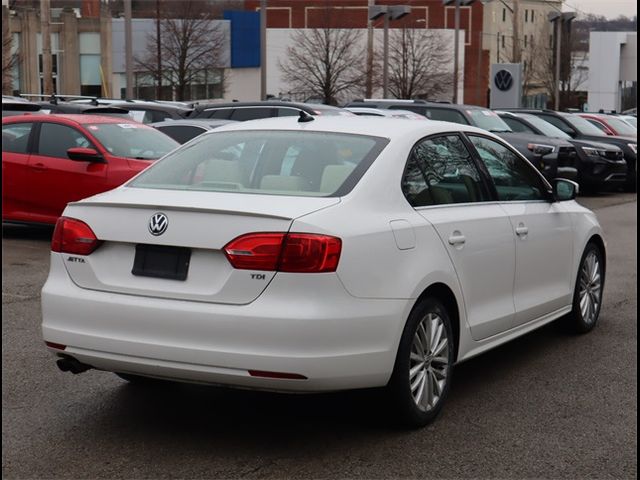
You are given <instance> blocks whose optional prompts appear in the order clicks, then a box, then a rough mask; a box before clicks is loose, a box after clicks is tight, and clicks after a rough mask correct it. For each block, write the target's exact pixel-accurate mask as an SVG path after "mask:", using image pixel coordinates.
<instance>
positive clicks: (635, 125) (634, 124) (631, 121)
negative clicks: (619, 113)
mask: <svg viewBox="0 0 640 480" xmlns="http://www.w3.org/2000/svg"><path fill="white" fill-rule="evenodd" d="M622 119H623V120H624V121H625V122H627V123H628V124H629V125H631V126H632V127H633V128H635V129H637V128H638V119H637V118H636V117H623V118H622ZM636 134H637V130H636Z"/></svg>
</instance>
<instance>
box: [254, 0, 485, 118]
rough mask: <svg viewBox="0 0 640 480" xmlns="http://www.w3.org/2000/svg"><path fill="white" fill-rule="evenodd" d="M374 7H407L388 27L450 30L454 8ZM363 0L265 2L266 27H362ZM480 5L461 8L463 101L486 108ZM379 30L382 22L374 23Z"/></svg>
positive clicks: (421, 1) (401, 1) (394, 0)
mask: <svg viewBox="0 0 640 480" xmlns="http://www.w3.org/2000/svg"><path fill="white" fill-rule="evenodd" d="M375 3H376V4H377V5H393V4H398V5H410V6H411V14H410V15H407V16H406V17H404V18H402V19H400V20H396V21H391V23H390V27H391V28H394V27H395V28H398V27H402V26H409V27H415V28H453V26H454V12H455V8H454V7H452V6H451V7H449V6H448V7H445V6H443V5H442V0H377V1H376V2H375ZM368 4H369V2H368V1H367V0H267V28H318V27H323V26H326V25H329V26H331V27H333V28H366V27H367V17H368V15H367V8H368ZM245 8H246V9H247V10H259V9H260V1H259V0H245ZM482 23H483V6H482V3H481V2H475V3H473V4H472V5H471V6H469V7H461V12H460V27H461V29H462V30H464V31H465V39H466V41H465V44H466V46H465V56H464V58H465V62H464V101H465V103H468V104H475V105H483V106H486V105H487V96H488V95H487V89H488V76H489V52H488V51H486V50H485V51H482ZM374 27H375V28H382V20H381V19H380V20H377V21H376V22H374Z"/></svg>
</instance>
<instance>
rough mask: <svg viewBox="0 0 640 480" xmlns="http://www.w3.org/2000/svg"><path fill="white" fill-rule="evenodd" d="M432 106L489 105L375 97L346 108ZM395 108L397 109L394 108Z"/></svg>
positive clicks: (475, 108) (474, 106)
mask: <svg viewBox="0 0 640 480" xmlns="http://www.w3.org/2000/svg"><path fill="white" fill-rule="evenodd" d="M391 106H393V107H395V106H398V107H405V108H406V107H409V106H416V107H430V108H446V109H449V110H488V108H487V107H481V106H479V105H467V104H459V103H451V102H448V101H447V102H445V101H442V102H432V101H427V100H389V99H384V100H382V99H381V100H376V99H373V98H370V99H364V100H362V99H361V100H354V101H352V102H349V103H347V104H346V105H345V106H344V108H360V107H364V108H385V109H386V108H388V107H391ZM394 110H395V109H394Z"/></svg>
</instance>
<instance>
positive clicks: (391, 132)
mask: <svg viewBox="0 0 640 480" xmlns="http://www.w3.org/2000/svg"><path fill="white" fill-rule="evenodd" d="M313 118H314V120H313V121H308V122H299V121H298V118H297V117H273V118H265V119H260V120H248V121H246V122H237V123H233V124H229V125H224V126H222V127H220V128H217V129H215V130H213V131H211V132H207V133H204V134H203V135H211V134H215V133H216V132H222V131H232V130H294V131H300V130H303V131H315V132H328V133H345V134H354V135H369V136H373V137H380V138H389V139H392V138H401V137H415V138H416V139H417V138H421V137H426V136H428V135H431V134H435V133H443V132H459V131H465V132H474V133H482V134H483V135H488V136H492V137H495V135H493V134H491V133H489V132H487V131H486V130H483V129H481V128H477V127H472V126H470V125H462V124H458V123H451V122H438V121H431V122H416V121H415V120H411V119H404V118H389V117H366V116H357V115H355V116H348V117H346V116H345V117H341V116H332V117H322V116H318V117H313ZM495 138H498V137H495Z"/></svg>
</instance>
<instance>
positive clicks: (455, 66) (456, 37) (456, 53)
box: [442, 0, 475, 103]
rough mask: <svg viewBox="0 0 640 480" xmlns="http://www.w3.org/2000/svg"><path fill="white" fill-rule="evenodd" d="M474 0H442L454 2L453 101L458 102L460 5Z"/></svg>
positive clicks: (449, 2)
mask: <svg viewBox="0 0 640 480" xmlns="http://www.w3.org/2000/svg"><path fill="white" fill-rule="evenodd" d="M474 1H475V0H442V4H443V5H444V6H449V5H451V4H455V7H456V10H455V16H454V26H453V28H454V29H455V33H454V45H453V103H458V76H459V75H458V59H459V57H460V45H459V43H460V7H461V6H465V7H466V6H468V5H471V4H472V3H473V2H474Z"/></svg>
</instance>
